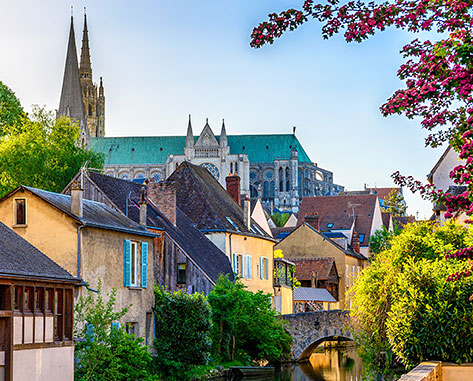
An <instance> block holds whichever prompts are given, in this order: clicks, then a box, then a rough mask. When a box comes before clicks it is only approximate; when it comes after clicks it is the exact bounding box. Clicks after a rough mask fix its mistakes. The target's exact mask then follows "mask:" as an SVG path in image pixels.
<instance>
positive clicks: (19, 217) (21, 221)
mask: <svg viewBox="0 0 473 381" xmlns="http://www.w3.org/2000/svg"><path fill="white" fill-rule="evenodd" d="M15 218H16V220H15V225H26V200H25V199H24V198H17V199H15Z"/></svg>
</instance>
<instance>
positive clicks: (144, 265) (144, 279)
mask: <svg viewBox="0 0 473 381" xmlns="http://www.w3.org/2000/svg"><path fill="white" fill-rule="evenodd" d="M147 286H148V242H141V287H143V288H146V287H147Z"/></svg>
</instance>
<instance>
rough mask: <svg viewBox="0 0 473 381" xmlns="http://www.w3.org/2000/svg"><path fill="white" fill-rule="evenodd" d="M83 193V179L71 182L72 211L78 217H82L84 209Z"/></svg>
mask: <svg viewBox="0 0 473 381" xmlns="http://www.w3.org/2000/svg"><path fill="white" fill-rule="evenodd" d="M83 194H84V191H83V189H82V184H81V181H80V180H75V181H74V182H73V183H72V184H71V212H72V213H74V214H75V215H76V216H78V217H82V215H83V211H84V207H83Z"/></svg>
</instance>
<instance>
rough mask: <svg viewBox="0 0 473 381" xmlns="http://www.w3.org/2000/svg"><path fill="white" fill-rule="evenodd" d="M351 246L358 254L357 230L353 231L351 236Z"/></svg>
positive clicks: (358, 238) (358, 240)
mask: <svg viewBox="0 0 473 381" xmlns="http://www.w3.org/2000/svg"><path fill="white" fill-rule="evenodd" d="M351 247H352V248H353V251H354V252H355V253H358V254H360V237H359V236H358V233H357V232H353V235H352V237H351Z"/></svg>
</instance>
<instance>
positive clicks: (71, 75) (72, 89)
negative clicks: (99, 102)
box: [57, 15, 88, 136]
mask: <svg viewBox="0 0 473 381" xmlns="http://www.w3.org/2000/svg"><path fill="white" fill-rule="evenodd" d="M61 116H68V117H69V118H71V120H72V121H73V122H79V125H80V127H81V132H82V133H85V135H87V136H88V128H87V116H86V114H85V113H84V105H83V104H82V95H81V86H80V76H79V65H78V62H77V50H76V40H75V34H74V19H73V17H72V15H71V28H70V30H69V42H68V45H67V54H66V65H65V68H64V78H63V81H62V90H61V99H60V100H59V109H58V111H57V117H58V118H59V117H61Z"/></svg>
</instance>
